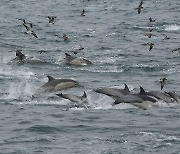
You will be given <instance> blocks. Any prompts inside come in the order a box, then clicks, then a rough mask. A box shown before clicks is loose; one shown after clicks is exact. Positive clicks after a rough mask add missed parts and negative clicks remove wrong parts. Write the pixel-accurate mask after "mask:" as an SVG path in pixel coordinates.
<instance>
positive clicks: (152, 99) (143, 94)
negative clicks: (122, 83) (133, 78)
mask: <svg viewBox="0 0 180 154" xmlns="http://www.w3.org/2000/svg"><path fill="white" fill-rule="evenodd" d="M134 95H136V96H138V97H140V98H142V99H143V100H144V101H150V102H153V103H155V102H157V101H158V100H157V99H156V98H155V97H153V96H149V95H147V93H146V92H145V91H144V89H143V88H142V87H141V86H140V92H139V93H138V94H134Z"/></svg>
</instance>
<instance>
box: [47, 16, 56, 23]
mask: <svg viewBox="0 0 180 154" xmlns="http://www.w3.org/2000/svg"><path fill="white" fill-rule="evenodd" d="M55 18H56V16H48V19H49V24H54V21H55Z"/></svg>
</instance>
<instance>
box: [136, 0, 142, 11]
mask: <svg viewBox="0 0 180 154" xmlns="http://www.w3.org/2000/svg"><path fill="white" fill-rule="evenodd" d="M142 5H143V1H141V2H140V4H139V6H138V7H137V8H136V10H138V14H140V13H141V9H142V8H143V7H142Z"/></svg>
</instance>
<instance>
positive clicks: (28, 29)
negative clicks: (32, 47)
mask: <svg viewBox="0 0 180 154" xmlns="http://www.w3.org/2000/svg"><path fill="white" fill-rule="evenodd" d="M23 26H24V27H25V28H26V30H27V32H26V33H27V34H32V35H33V36H34V37H36V38H38V36H37V35H36V33H34V31H32V30H31V28H30V27H28V26H27V25H26V24H24V23H23Z"/></svg>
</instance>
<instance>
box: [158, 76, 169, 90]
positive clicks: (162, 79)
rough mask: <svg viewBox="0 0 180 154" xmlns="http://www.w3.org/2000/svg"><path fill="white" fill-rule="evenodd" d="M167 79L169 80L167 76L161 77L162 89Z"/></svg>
mask: <svg viewBox="0 0 180 154" xmlns="http://www.w3.org/2000/svg"><path fill="white" fill-rule="evenodd" d="M166 80H167V78H165V77H164V78H161V79H160V81H159V82H160V84H161V90H162V89H163V88H164V85H165V81H166Z"/></svg>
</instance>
